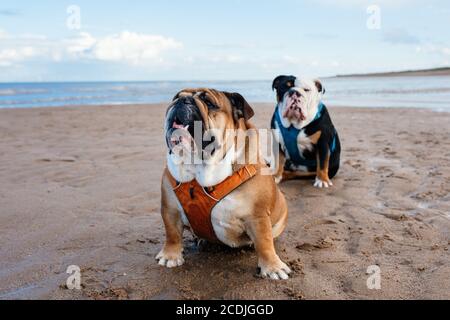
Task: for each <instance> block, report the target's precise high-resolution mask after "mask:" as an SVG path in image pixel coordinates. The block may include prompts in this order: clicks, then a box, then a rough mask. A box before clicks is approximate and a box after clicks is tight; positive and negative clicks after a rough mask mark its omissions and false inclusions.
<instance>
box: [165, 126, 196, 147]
mask: <svg viewBox="0 0 450 320" xmlns="http://www.w3.org/2000/svg"><path fill="white" fill-rule="evenodd" d="M171 129H173V130H171V135H170V138H169V142H170V143H169V148H170V149H173V147H176V146H179V145H180V144H190V143H191V142H192V136H191V135H190V133H189V125H186V126H184V125H182V124H178V123H176V122H174V123H173V124H172V128H171ZM177 130H180V131H177ZM176 131H177V132H176Z"/></svg>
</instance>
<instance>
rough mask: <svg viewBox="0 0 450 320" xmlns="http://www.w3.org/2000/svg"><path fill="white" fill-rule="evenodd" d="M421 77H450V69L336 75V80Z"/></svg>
mask: <svg viewBox="0 0 450 320" xmlns="http://www.w3.org/2000/svg"><path fill="white" fill-rule="evenodd" d="M419 76H422V77H423V76H427V77H428V76H429V77H432V76H450V67H449V68H434V69H423V70H406V71H392V72H378V73H362V74H345V75H336V76H335V78H372V77H419Z"/></svg>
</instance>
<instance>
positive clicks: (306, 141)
mask: <svg viewBox="0 0 450 320" xmlns="http://www.w3.org/2000/svg"><path fill="white" fill-rule="evenodd" d="M297 146H298V149H299V151H300V154H301V155H303V151H305V150H308V151H312V150H313V149H314V145H313V142H312V141H311V139H310V138H309V137H308V136H307V135H306V134H305V131H304V130H302V131H300V133H299V134H298V136H297Z"/></svg>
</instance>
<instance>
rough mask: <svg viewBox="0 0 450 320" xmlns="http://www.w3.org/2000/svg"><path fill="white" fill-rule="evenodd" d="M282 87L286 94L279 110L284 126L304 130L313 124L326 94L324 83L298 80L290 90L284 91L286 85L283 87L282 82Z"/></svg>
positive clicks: (279, 105)
mask: <svg viewBox="0 0 450 320" xmlns="http://www.w3.org/2000/svg"><path fill="white" fill-rule="evenodd" d="M280 86H281V90H282V91H281V92H283V91H284V93H283V97H282V98H281V100H280V101H279V104H278V108H279V112H280V115H281V117H282V122H283V125H285V126H286V127H289V126H290V125H294V126H295V127H297V128H303V127H305V126H307V125H308V124H309V123H311V121H313V120H314V118H315V116H316V114H317V110H318V106H319V103H320V101H321V100H322V97H323V94H324V93H325V89H324V88H323V86H322V83H321V82H320V81H319V80H300V81H299V80H297V81H296V82H295V83H294V85H293V86H292V87H290V88H289V89H288V90H284V88H286V85H284V86H282V82H281V84H280ZM276 89H277V88H276ZM277 93H278V89H277Z"/></svg>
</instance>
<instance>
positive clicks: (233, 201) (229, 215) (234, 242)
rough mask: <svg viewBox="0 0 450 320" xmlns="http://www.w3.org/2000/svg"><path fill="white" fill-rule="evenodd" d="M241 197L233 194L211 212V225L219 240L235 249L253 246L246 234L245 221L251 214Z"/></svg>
mask: <svg viewBox="0 0 450 320" xmlns="http://www.w3.org/2000/svg"><path fill="white" fill-rule="evenodd" d="M241 196H242V195H239V194H238V193H231V194H230V195H229V196H227V197H225V198H224V199H222V201H220V202H219V203H218V204H217V205H216V206H215V207H214V209H213V210H212V212H211V223H212V225H213V228H214V232H215V233H216V236H217V238H218V239H219V240H220V241H221V242H223V243H224V244H226V245H228V246H230V247H233V248H236V247H241V246H245V245H249V244H251V241H250V239H249V238H248V237H247V235H246V233H245V230H246V227H245V219H246V218H247V217H248V216H249V214H250V212H249V209H248V208H247V207H246V206H245V205H244V204H245V203H246V201H243V199H241Z"/></svg>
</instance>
